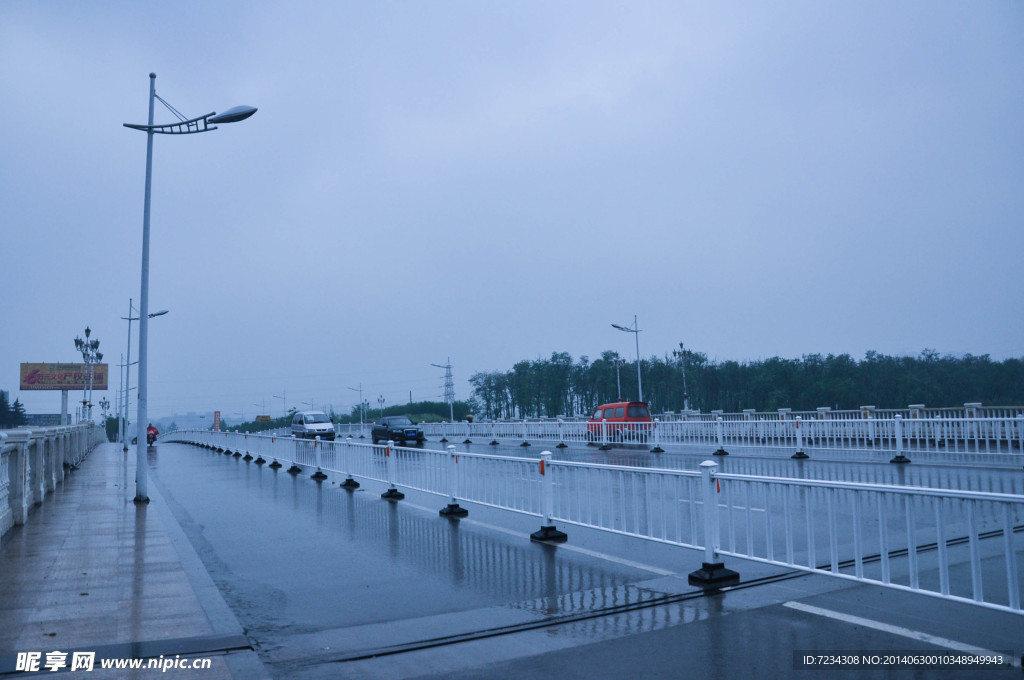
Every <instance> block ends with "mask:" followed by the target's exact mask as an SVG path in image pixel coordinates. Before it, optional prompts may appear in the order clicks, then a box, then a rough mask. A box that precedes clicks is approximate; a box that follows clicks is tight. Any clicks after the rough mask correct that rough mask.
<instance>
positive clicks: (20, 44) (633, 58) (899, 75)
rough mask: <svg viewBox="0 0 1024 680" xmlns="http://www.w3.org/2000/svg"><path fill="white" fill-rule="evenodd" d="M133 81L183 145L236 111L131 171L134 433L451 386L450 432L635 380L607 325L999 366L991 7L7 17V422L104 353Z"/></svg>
mask: <svg viewBox="0 0 1024 680" xmlns="http://www.w3.org/2000/svg"><path fill="white" fill-rule="evenodd" d="M150 71H154V72H156V73H157V76H158V77H157V81H156V87H157V93H158V94H160V95H161V96H162V97H163V98H164V99H166V100H168V101H169V102H170V103H172V104H173V105H174V106H175V107H176V108H178V109H179V110H180V111H182V112H183V113H185V114H186V115H189V116H197V115H200V114H203V113H207V112H209V111H213V110H217V111H223V110H225V109H227V108H229V107H230V106H233V105H235V104H243V103H244V104H251V105H254V106H258V107H259V109H260V110H259V113H257V114H256V115H255V116H254V117H253V118H251V119H249V120H248V121H245V122H244V123H240V124H236V125H223V126H221V128H220V129H219V130H217V131H216V132H214V133H212V134H203V135H195V136H190V137H178V138H175V137H166V136H164V137H160V136H158V137H157V138H156V140H155V152H154V179H153V187H154V189H153V212H152V272H151V283H150V309H151V310H158V309H164V308H166V309H170V310H171V312H170V314H168V315H167V316H164V317H161V318H159V319H155V320H153V321H152V322H151V324H150V361H151V367H150V402H149V408H150V413H151V414H153V416H154V417H159V416H162V415H168V414H171V413H174V412H183V411H189V410H195V411H210V410H213V409H219V410H221V411H223V413H224V416H225V418H227V419H228V420H234V421H237V420H238V418H239V417H240V416H241V415H242V414H243V413H244V415H245V417H246V418H251V417H252V416H254V415H255V414H256V413H257V412H259V411H261V410H262V408H261V406H257V404H260V405H262V404H263V403H264V402H265V403H266V405H267V410H270V409H271V408H272V409H273V411H274V413H278V414H279V413H280V411H281V407H282V400H280V399H274V398H273V395H281V394H282V392H283V391H286V392H287V398H288V402H289V406H291V405H299V402H301V401H310V400H313V401H315V402H317V403H318V404H319V403H333V404H334V406H335V408H337V409H339V410H341V409H347V408H348V407H349V406H350V405H351V404H354V403H355V402H356V401H357V400H358V397H357V395H356V394H355V393H354V392H351V391H349V390H347V389H346V387H349V386H357V385H358V384H359V383H360V382H361V383H362V384H363V386H364V390H365V392H364V396H366V398H368V399H369V400H370V401H371V403H373V404H374V405H376V399H377V396H378V395H383V396H384V397H385V399H387V401H388V403H395V402H404V401H406V400H407V399H408V397H409V392H410V390H411V392H412V397H413V398H414V399H416V400H420V399H434V398H439V397H440V395H441V394H442V391H443V390H442V383H443V378H442V374H443V371H440V370H438V369H436V368H432V367H431V366H430V364H431V363H444V362H445V360H446V359H447V357H449V356H450V357H451V361H452V364H453V366H454V373H455V377H456V396H457V397H458V398H464V397H466V396H468V393H469V385H468V383H467V382H466V380H467V379H468V378H469V376H470V375H471V374H472V373H475V372H478V371H487V370H496V369H507V368H510V367H511V365H512V363H513V362H515V361H517V360H519V359H523V358H536V357H538V356H543V357H547V356H549V355H550V354H551V352H553V351H567V352H569V353H571V354H572V355H573V357H574V358H576V357H579V356H580V355H582V354H586V355H589V356H591V357H595V356H597V355H598V354H599V353H600V352H601V351H602V350H605V349H614V350H618V351H619V352H621V353H622V354H623V356H625V357H627V358H633V357H634V355H635V352H634V346H633V338H632V337H631V336H630V335H628V334H625V333H620V332H618V331H615V330H614V329H612V328H611V326H610V325H609V324H610V323H612V322H615V323H620V324H630V323H631V322H632V319H633V315H634V314H636V315H638V316H639V320H640V328H641V329H642V330H643V332H642V333H641V335H640V350H641V353H642V354H643V355H645V356H650V355H658V356H661V355H664V354H665V353H666V352H670V351H671V350H672V349H673V348H675V347H677V346H678V343H679V342H680V341H685V342H686V345H687V346H688V347H691V348H693V349H697V350H700V351H704V352H706V353H708V355H709V356H710V357H712V358H716V359H719V360H724V359H738V360H743V359H757V358H761V357H769V356H774V355H780V356H785V357H798V356H800V355H802V354H805V353H822V354H827V353H836V354H838V353H843V352H847V353H850V354H852V355H854V356H855V357H858V358H860V357H863V354H864V352H865V351H867V350H870V349H874V350H878V351H880V352H884V353H900V354H902V353H907V354H917V353H918V352H920V351H921V350H922V349H924V348H926V347H928V348H934V349H936V350H938V351H939V352H940V353H943V354H945V353H956V354H959V353H966V352H970V353H973V354H984V353H989V354H991V355H992V356H993V357H994V358H998V359H1002V358H1006V357H1009V356H1024V298H1022V295H1021V291H1022V285H1021V283H1022V277H1021V273H1020V265H1021V257H1022V253H1024V235H1022V229H1021V226H1022V224H1021V222H1022V219H1021V218H1022V215H1024V191H1022V187H1024V165H1022V163H1024V161H1022V159H1024V123H1022V121H1024V87H1022V83H1024V4H1022V3H1021V2H1019V1H1017V0H1005V1H1001V2H994V1H993V2H990V1H985V0H983V1H980V2H962V1H960V0H957V1H954V2H935V1H929V2H895V3H894V2H889V1H885V2H858V3H849V2H807V3H801V2H786V3H782V4H781V5H780V4H778V3H763V2H750V3H719V2H715V3H684V2H664V3H660V2H636V3H633V2H630V3H601V2H558V3H551V2H525V3H518V2H517V3H511V2H505V3H500V2H485V3H481V2H468V1H467V2H458V3H456V2H402V3H388V2H378V1H374V2H345V3H338V2H302V3H270V2H234V1H224V2H216V3H210V2H187V1H186V2H176V3H173V4H172V5H167V4H161V3H138V2H109V1H108V2H91V3H69V2H52V1H31V2H29V1H21V0H16V1H12V0H6V1H5V2H2V3H0V91H2V93H3V94H2V107H0V116H2V126H0V149H2V151H3V158H4V163H3V164H4V173H3V176H4V179H3V180H2V182H0V235H2V238H0V252H2V253H3V257H2V258H0V286H2V289H3V291H4V292H3V294H2V296H0V319H2V320H3V330H2V333H0V359H2V361H0V388H3V389H9V390H11V391H12V398H14V397H20V398H21V399H22V401H23V403H25V404H26V407H27V408H28V409H29V411H30V412H56V411H57V410H58V408H59V403H60V397H59V393H57V392H34V393H33V392H20V393H19V391H18V389H17V388H18V366H19V363H20V362H23V361H38V362H58V361H61V362H64V361H68V362H70V361H75V360H80V359H81V356H80V355H78V354H77V353H76V351H75V348H74V343H73V340H74V338H75V336H76V335H80V334H81V333H82V331H83V329H84V328H85V326H87V325H88V326H90V327H91V328H92V329H93V331H94V336H93V337H98V338H99V339H100V340H101V343H102V344H101V347H100V349H101V351H104V352H105V355H106V358H107V359H109V360H111V361H110V363H111V364H116V363H117V361H118V356H119V355H120V354H121V353H123V352H124V351H125V343H126V336H127V327H126V326H127V324H126V322H124V321H122V320H121V319H120V317H122V316H125V315H126V314H127V307H128V299H129V298H130V297H131V298H135V299H136V301H137V299H138V297H139V267H140V253H141V239H142V236H141V231H142V230H141V225H142V204H143V182H144V170H145V135H144V134H143V133H141V132H137V131H133V130H129V129H126V128H124V127H122V125H121V124H122V123H125V122H131V123H145V121H146V113H147V109H146V107H147V96H148V88H149V79H148V74H149V72H150ZM172 120H173V118H172V116H171V114H170V113H169V112H167V111H166V110H164V109H163V108H162V107H160V106H159V104H158V107H157V121H158V122H171V121H172ZM134 340H135V338H133V342H134ZM137 351H138V350H137V348H133V350H132V354H133V357H134V356H135V355H136V354H137ZM111 374H112V383H116V381H117V376H118V370H117V369H116V367H115V368H114V370H112V372H111ZM108 396H109V397H110V399H111V401H113V399H114V392H113V391H111V392H109V393H108ZM73 398H74V397H73Z"/></svg>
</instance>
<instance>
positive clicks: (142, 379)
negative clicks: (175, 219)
mask: <svg viewBox="0 0 1024 680" xmlns="http://www.w3.org/2000/svg"><path fill="white" fill-rule="evenodd" d="M157 99H158V97H157V94H156V74H155V73H150V74H149V123H148V124H147V125H133V124H131V123H125V124H124V126H125V127H129V128H132V129H135V130H142V131H143V132H145V133H146V195H145V203H144V204H143V209H142V285H141V291H140V294H139V404H138V414H137V415H136V420H137V422H138V427H139V428H140V429H139V435H138V437H137V441H138V449H136V459H135V502H136V503H148V502H149V490H148V488H147V476H146V447H147V446H148V444H147V442H146V438H145V437H143V436H142V430H141V428H143V427H146V426H147V424H148V422H149V420H148V418H149V409H148V398H149V385H148V378H149V205H150V198H151V195H152V185H153V135H154V134H156V133H158V132H159V133H161V134H192V133H196V132H208V131H210V130H216V129H217V127H216V125H213V126H211V125H210V123H214V124H216V123H234V122H236V121H239V120H245V119H246V118H248V117H249V116H251V115H252V114H254V113H256V109H255V108H253V107H251V106H247V107H235V108H233V109H228V110H227V111H225V112H224V113H223V114H221V115H220V116H217V115H215V114H214V113H208V114H206V115H205V116H199V117H198V118H193V119H191V120H181V121H179V122H178V123H171V124H168V125H154V124H153V107H154V104H155V103H156V100H157ZM160 101H161V102H163V100H162V99H161V100H160ZM164 104H166V102H164ZM168 108H171V107H170V106H169V105H168ZM171 110H172V112H174V110H173V109H171ZM174 113H176V112H174ZM128 316H131V314H129V315H128Z"/></svg>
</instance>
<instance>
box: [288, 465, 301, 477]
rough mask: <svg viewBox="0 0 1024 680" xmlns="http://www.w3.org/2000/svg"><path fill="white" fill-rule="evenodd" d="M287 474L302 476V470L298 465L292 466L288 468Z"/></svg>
mask: <svg viewBox="0 0 1024 680" xmlns="http://www.w3.org/2000/svg"><path fill="white" fill-rule="evenodd" d="M288 474H290V475H298V474H302V468H300V467H299V466H298V465H293V466H291V467H290V468H288Z"/></svg>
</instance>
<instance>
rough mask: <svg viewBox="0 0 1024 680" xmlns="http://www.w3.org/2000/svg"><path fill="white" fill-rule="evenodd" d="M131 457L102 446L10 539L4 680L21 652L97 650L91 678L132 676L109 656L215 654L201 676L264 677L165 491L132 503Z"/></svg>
mask: <svg viewBox="0 0 1024 680" xmlns="http://www.w3.org/2000/svg"><path fill="white" fill-rule="evenodd" d="M134 458H135V456H134V451H133V452H130V455H128V456H125V455H124V454H123V453H122V451H121V447H120V446H119V445H113V444H103V445H101V446H99V447H98V448H97V449H95V450H94V451H93V452H92V453H91V454H90V456H89V457H88V458H87V459H86V460H85V461H84V462H83V463H82V464H81V467H80V469H78V470H77V471H74V472H71V473H68V474H67V475H66V476H65V480H64V483H63V484H61V485H59V486H58V487H57V490H56V492H54V493H53V494H51V495H49V496H47V497H46V499H45V502H44V503H42V504H41V505H39V506H37V507H35V508H34V509H33V510H32V511H31V513H30V514H29V518H28V522H27V523H26V524H25V525H24V526H19V527H15V528H14V529H12V530H11V531H10V532H8V534H6V535H5V536H4V537H3V541H2V548H0V555H2V559H0V584H2V587H0V675H3V676H6V674H8V673H11V672H13V670H14V669H15V667H16V660H17V654H18V653H19V652H23V653H32V652H35V653H40V654H41V655H42V660H43V661H45V659H46V654H47V653H49V652H54V651H59V652H63V653H65V654H67V653H70V652H73V651H86V652H88V651H91V652H95V653H96V657H95V659H96V661H95V670H93V671H92V672H91V673H90V676H89V677H96V678H107V677H109V678H123V677H134V676H132V675H129V674H128V673H129V672H126V671H124V670H120V671H113V670H112V671H104V670H101V669H100V667H99V666H100V659H103V658H142V657H149V658H158V657H160V656H161V655H163V656H164V657H166V658H175V657H176V656H178V657H185V658H188V659H195V658H208V659H210V660H211V667H210V668H209V669H204V670H203V671H202V673H203V677H204V678H211V679H213V678H232V677H239V678H241V677H246V678H250V677H251V678H260V677H267V676H266V675H265V673H264V672H263V669H262V665H261V664H260V662H259V660H258V658H257V657H256V655H255V654H254V653H253V652H252V651H251V648H250V645H249V643H248V640H247V638H245V636H244V635H243V631H242V628H241V626H240V625H239V624H238V621H237V619H236V618H235V616H234V614H233V613H232V612H231V610H230V609H229V608H228V607H227V606H226V605H225V603H224V601H223V598H221V596H220V594H219V591H218V590H217V588H216V586H215V585H214V584H213V582H212V581H211V580H210V578H209V576H208V574H207V572H206V569H205V567H204V566H203V565H202V563H201V562H200V561H199V560H198V558H197V557H196V555H195V553H194V551H193V550H192V548H191V544H190V543H189V542H188V540H187V539H186V538H185V537H184V535H183V534H182V533H181V530H180V528H178V525H177V523H176V522H175V521H174V519H173V517H171V516H170V514H169V513H168V511H167V509H166V506H165V504H164V503H163V502H162V499H161V498H160V497H159V494H158V493H155V494H151V498H152V499H153V502H152V503H150V504H149V505H141V506H136V505H135V504H133V502H132V499H133V498H134V495H135V472H134ZM66 661H67V662H68V663H69V665H70V661H71V658H70V656H69V657H67V658H66ZM65 670H67V669H65ZM42 672H46V673H49V671H47V670H46V669H43V671H42ZM76 672H77V671H76ZM159 672H160V671H152V670H145V671H139V673H140V674H141V675H140V677H144V676H145V674H146V673H157V674H158V673H159Z"/></svg>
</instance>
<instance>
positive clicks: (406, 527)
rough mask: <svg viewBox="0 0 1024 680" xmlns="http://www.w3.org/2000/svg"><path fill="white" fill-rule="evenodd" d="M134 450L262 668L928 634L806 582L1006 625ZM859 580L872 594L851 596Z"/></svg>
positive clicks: (971, 636)
mask: <svg viewBox="0 0 1024 680" xmlns="http://www.w3.org/2000/svg"><path fill="white" fill-rule="evenodd" d="M493 448H494V447H491V449H490V450H493ZM507 452H508V450H506V451H503V453H507ZM538 452H539V450H538ZM563 454H568V455H572V451H567V452H563ZM580 454H582V455H591V452H589V451H587V450H586V449H583V450H582V451H580ZM152 465H153V479H154V481H155V483H156V484H157V485H158V486H159V487H160V489H161V491H162V495H163V496H164V497H165V498H166V499H167V502H168V505H169V507H170V509H171V510H172V512H173V513H174V515H175V517H176V518H177V519H178V521H179V523H180V524H181V526H182V527H183V529H184V531H185V533H186V534H187V535H188V536H189V538H190V540H191V541H192V543H193V544H194V545H195V546H196V550H197V552H198V553H199V555H200V557H201V558H202V559H203V561H204V563H205V564H206V566H207V568H208V569H209V571H210V575H211V577H212V578H213V580H214V581H215V582H216V583H217V585H218V586H219V587H220V589H221V591H222V592H223V594H224V597H225V599H226V600H227V602H228V603H229V605H230V606H231V607H232V609H233V610H234V612H235V613H236V615H237V616H238V619H239V621H240V622H241V623H242V625H243V626H244V627H245V629H246V633H247V635H248V636H249V638H250V640H252V641H253V644H254V646H255V647H256V649H257V651H258V652H259V654H260V657H261V659H262V660H263V661H264V663H265V664H266V667H267V669H268V670H269V672H270V673H271V674H272V675H273V676H274V677H278V678H288V679H290V680H291V679H295V680H298V679H303V680H306V679H318V678H333V677H366V678H410V677H419V676H425V677H432V676H435V675H436V677H442V676H443V677H446V678H451V677H480V678H483V677H527V676H529V677H553V676H556V675H558V676H562V675H565V676H567V677H588V678H604V677H609V678H615V677H631V678H632V677H659V678H661V677H679V676H680V673H681V669H687V670H695V671H697V672H696V673H695V674H694V677H743V676H745V675H747V674H749V673H753V672H757V674H759V675H764V676H765V677H790V676H791V675H792V674H793V673H794V672H795V671H794V666H793V658H792V650H794V649H804V648H808V649H822V648H823V646H825V647H824V648H838V649H842V648H844V646H847V645H849V644H851V643H852V644H856V645H858V647H857V648H858V649H865V650H880V649H889V650H893V649H898V650H908V649H915V648H921V649H926V650H927V649H932V650H934V649H936V646H935V644H934V643H933V644H926V643H922V642H921V640H920V639H905V638H900V637H898V636H895V637H894V636H893V635H891V634H883V633H879V632H877V631H875V632H872V631H870V630H867V631H865V630H863V629H862V630H861V631H860V632H856V629H854V631H851V626H850V625H849V624H848V623H843V622H838V621H833V620H831V619H828V618H822V617H821V616H819V615H814V614H808V613H806V612H803V611H798V610H795V609H793V608H791V607H786V606H784V604H785V603H786V602H791V601H818V600H814V599H813V598H825V600H824V602H825V604H827V605H829V606H830V607H838V609H839V610H842V611H848V610H851V608H852V609H854V610H856V611H859V612H860V614H861V615H864V616H866V617H867V618H869V619H870V620H872V621H876V620H878V621H883V622H887V623H886V625H893V626H898V627H901V628H905V629H906V630H912V631H920V630H921V629H922V628H923V629H925V630H927V631H928V633H927V634H928V635H931V636H932V637H933V638H935V639H938V640H947V641H948V640H955V641H961V642H964V643H965V644H966V643H967V642H969V644H971V645H972V646H973V647H977V648H980V649H996V650H999V651H1012V650H1014V649H1017V651H1016V654H1017V657H1015V658H1019V654H1020V649H1019V648H1020V647H1021V642H1022V641H1024V622H1022V619H1021V617H1020V616H1016V615H1012V614H1004V613H1000V612H991V611H986V610H982V609H980V608H976V607H970V606H966V605H959V604H951V603H946V602H940V601H937V600H932V599H931V598H927V597H924V596H919V595H915V596H906V600H907V602H912V603H914V605H913V608H912V609H908V608H907V607H899V606H892V603H894V602H897V601H898V600H899V599H900V598H902V597H905V594H903V593H893V592H891V591H887V590H883V589H881V588H874V587H869V586H858V585H854V586H851V584H850V583H848V582H844V581H839V580H837V579H829V578H827V577H822V576H808V575H804V574H799V573H795V572H789V571H787V570H784V569H780V568H777V567H772V566H768V565H763V564H757V563H753V562H742V561H739V560H734V561H733V562H732V563H730V566H731V567H733V568H735V569H737V570H738V571H740V572H741V574H742V577H743V583H742V584H741V586H742V587H740V588H737V589H735V590H732V591H730V592H728V593H720V594H718V595H708V594H707V593H705V592H703V591H701V590H699V589H697V588H693V587H691V586H689V585H688V583H687V581H686V574H687V573H688V572H690V571H692V570H693V569H695V568H697V567H698V566H699V565H700V561H701V554H700V553H699V552H698V551H695V550H687V549H684V548H680V547H677V546H668V545H663V544H657V543H655V542H651V541H643V540H639V539H633V538H630V537H625V536H619V535H612V534H609V533H608V532H602V531H596V530H587V529H583V528H580V527H572V528H571V529H570V536H571V538H570V543H568V544H564V545H560V546H558V547H553V546H547V545H539V544H534V543H531V542H530V541H529V538H528V535H529V533H530V532H531V531H534V530H536V528H537V526H536V525H537V524H538V522H539V520H538V519H536V518H533V517H529V516H521V515H518V514H516V513H509V512H504V511H499V510H493V509H487V508H483V507H479V506H473V505H469V506H468V507H471V514H470V518H468V519H463V520H461V521H459V520H449V519H444V518H441V517H439V516H438V513H437V511H438V509H439V508H440V507H442V506H443V502H442V499H439V498H438V497H436V496H431V495H429V494H418V493H416V492H411V491H407V492H406V493H407V498H406V499H405V500H403V501H401V502H397V503H392V502H388V501H384V500H382V499H381V498H380V493H381V492H382V491H383V490H384V489H385V488H386V487H385V485H383V484H377V483H374V482H368V481H366V480H362V481H363V486H362V487H361V488H360V489H359V490H357V491H354V492H353V491H348V490H345V489H342V488H341V487H340V486H338V483H339V482H340V481H341V477H338V478H337V479H333V478H330V477H329V478H328V480H326V481H323V482H316V481H314V480H313V479H311V478H310V474H311V473H312V470H305V471H304V472H303V473H301V474H298V475H290V474H287V473H286V472H285V471H284V470H283V469H282V470H277V471H275V470H272V469H270V468H269V467H267V466H260V465H256V464H254V463H251V462H245V461H244V460H242V459H239V458H236V457H234V456H225V455H222V454H216V453H213V452H210V451H208V450H205V449H200V448H197V447H189V446H184V445H172V444H162V445H161V446H160V455H159V456H158V458H157V459H156V460H155V461H153V462H152ZM850 593H855V594H856V595H854V596H850ZM837 597H839V598H842V597H845V598H846V599H845V600H840V601H839V602H838V604H836V601H835V599H834V598H837ZM828 598H833V599H832V600H829V599H828ZM873 600H878V601H882V602H884V605H883V606H882V607H881V608H879V607H877V606H874V605H871V606H867V607H861V609H859V610H857V609H856V607H855V606H854V605H856V604H857V603H858V602H862V601H869V602H871V601H873ZM829 611H831V609H829ZM917 612H927V614H926V615H924V616H920V615H918V613H917ZM935 612H942V614H941V616H935V615H934V613H935ZM965 623H966V624H967V625H969V626H970V627H971V632H970V633H965V630H964V628H963V626H964V624H965ZM787 631H788V632H787ZM802 632H803V633H811V634H809V635H808V636H807V638H806V640H802V639H801V634H802ZM804 645H806V647H805V646H804ZM830 646H831V647H830ZM846 648H848V647H846ZM938 648H939V649H941V646H940V647H938ZM612 650H617V651H614V653H612ZM1006 658H1007V660H1009V659H1010V658H1011V657H1010V656H1009V655H1008V656H1007V657H1006ZM697 661H699V662H700V664H702V665H701V666H698V667H695V666H694V663H695V662H697ZM1018 666H1019V661H1018ZM772 669H774V670H772ZM1002 670H1003V672H1012V673H1015V675H1013V677H1019V673H1020V671H1019V668H1013V669H1010V668H1008V667H1003V668H1002ZM811 672H812V673H813V672H815V671H811ZM945 672H946V671H945V670H943V671H942V672H939V673H938V674H936V671H935V670H932V671H931V674H930V675H929V677H944V675H943V673H945ZM950 672H951V673H952V671H950ZM986 672H989V671H986ZM995 673H996V675H992V676H990V677H998V676H999V673H1000V671H998V670H997V671H995ZM830 677H831V676H830ZM908 677H909V676H908ZM949 677H972V676H970V675H961V674H958V673H952V674H951V675H949Z"/></svg>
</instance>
